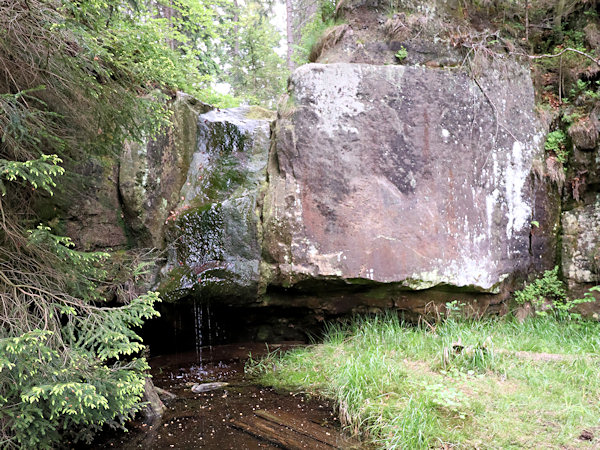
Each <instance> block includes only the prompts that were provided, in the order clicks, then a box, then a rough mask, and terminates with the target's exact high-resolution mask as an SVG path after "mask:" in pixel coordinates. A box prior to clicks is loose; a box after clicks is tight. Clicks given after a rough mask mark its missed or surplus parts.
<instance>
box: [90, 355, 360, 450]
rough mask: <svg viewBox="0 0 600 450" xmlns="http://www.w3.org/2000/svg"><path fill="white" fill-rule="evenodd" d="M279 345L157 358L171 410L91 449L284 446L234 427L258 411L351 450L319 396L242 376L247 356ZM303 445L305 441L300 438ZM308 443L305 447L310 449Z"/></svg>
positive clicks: (154, 363) (158, 380) (156, 373)
mask: <svg viewBox="0 0 600 450" xmlns="http://www.w3.org/2000/svg"><path fill="white" fill-rule="evenodd" d="M292 345H295V344H294V343H286V344H281V345H276V346H273V345H270V346H269V347H267V346H266V345H264V344H255V343H250V344H233V345H220V346H215V347H203V348H202V349H200V350H199V351H192V352H189V353H180V354H174V355H167V356H158V357H154V358H151V359H150V365H151V367H152V369H151V373H152V376H153V381H154V384H155V385H156V386H158V387H159V388H162V389H165V390H167V391H169V392H171V393H172V394H174V395H175V396H176V397H175V398H174V399H172V400H166V401H165V405H166V406H167V411H166V412H165V414H164V416H163V418H162V420H161V421H160V422H156V423H154V424H145V423H143V422H141V421H134V422H132V423H131V424H130V425H129V427H128V428H129V432H128V433H121V432H118V433H117V432H111V433H109V434H106V435H103V436H101V437H100V438H99V439H97V440H96V441H95V442H94V443H93V444H92V446H90V447H89V448H118V449H137V448H148V449H163V448H164V449H169V448H177V449H194V448H206V449H264V448H281V445H280V446H277V445H275V444H273V443H272V442H269V440H268V439H267V440H265V439H261V438H258V437H255V436H252V435H251V434H249V433H247V432H244V431H241V430H239V429H238V428H236V427H235V426H234V425H233V422H234V421H236V420H240V419H241V420H247V419H252V418H254V417H255V414H254V413H255V411H258V410H261V411H267V412H270V413H278V412H280V413H282V414H287V415H288V416H290V415H293V416H294V418H295V419H298V420H300V421H303V422H304V423H308V422H310V423H311V424H318V425H320V426H322V427H323V429H324V431H325V432H326V433H327V434H328V435H331V436H333V438H334V439H335V440H336V442H339V445H338V446H339V447H340V448H347V447H348V446H347V445H346V444H347V442H348V441H346V440H345V438H344V436H343V434H342V433H341V432H340V427H339V423H338V419H337V417H336V414H335V412H334V410H333V405H332V404H331V403H330V402H328V401H325V400H323V399H319V398H308V397H306V396H305V395H303V394H298V393H293V392H276V391H275V390H273V389H270V388H266V387H262V386H258V385H256V384H255V383H254V382H253V381H252V380H251V379H249V378H248V377H247V376H245V375H244V364H245V362H246V360H247V359H248V355H249V354H252V356H253V357H257V356H260V355H264V354H265V353H267V352H268V351H272V350H274V349H276V348H289V347H290V346H292ZM215 381H220V382H227V383H229V385H227V386H225V387H224V388H221V389H217V390H214V391H211V392H204V393H200V394H196V393H193V392H192V390H191V388H192V386H193V385H194V384H196V383H208V382H215ZM300 442H303V441H302V439H300ZM308 442H310V440H306V443H305V444H302V448H311V444H309V443H308Z"/></svg>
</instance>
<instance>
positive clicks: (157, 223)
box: [119, 94, 210, 248]
mask: <svg viewBox="0 0 600 450" xmlns="http://www.w3.org/2000/svg"><path fill="white" fill-rule="evenodd" d="M209 109H210V107H208V106H207V105H204V104H202V103H200V102H198V101H196V100H195V99H193V98H192V97H190V96H187V95H184V94H179V95H178V97H177V99H176V100H175V102H174V103H173V105H172V110H173V116H172V119H171V120H172V126H171V127H170V128H169V129H168V130H167V131H166V132H165V133H164V134H162V135H160V136H158V137H157V138H156V139H155V140H150V141H148V142H146V143H142V144H140V143H136V142H129V143H126V144H125V146H124V149H123V153H122V155H121V163H120V167H119V189H120V193H121V197H122V201H123V208H124V211H125V214H126V217H127V224H128V226H129V228H130V229H131V231H132V232H133V234H134V236H135V238H136V241H137V244H138V245H140V246H146V247H156V248H163V247H164V236H163V228H164V223H165V220H166V219H167V217H168V216H169V214H170V212H171V211H172V210H174V209H175V207H176V206H177V204H178V203H179V201H180V199H179V191H180V190H181V187H182V185H183V183H184V181H185V179H186V176H187V172H188V169H189V167H190V163H191V160H192V154H193V153H194V151H195V149H196V141H197V124H196V121H197V117H198V115H199V114H201V113H203V112H206V111H208V110H209Z"/></svg>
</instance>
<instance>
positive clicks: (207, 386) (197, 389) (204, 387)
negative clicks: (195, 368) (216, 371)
mask: <svg viewBox="0 0 600 450" xmlns="http://www.w3.org/2000/svg"><path fill="white" fill-rule="evenodd" d="M225 386H229V383H225V382H221V381H217V382H215V383H202V384H194V385H193V386H192V392H193V393H195V394H201V393H202V392H208V391H214V390H216V389H221V388H224V387H225Z"/></svg>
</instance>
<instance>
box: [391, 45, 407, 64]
mask: <svg viewBox="0 0 600 450" xmlns="http://www.w3.org/2000/svg"><path fill="white" fill-rule="evenodd" d="M394 56H395V57H396V59H397V60H398V61H400V62H402V61H404V60H405V59H406V57H407V56H408V51H407V50H406V49H405V48H404V46H402V47H400V50H398V51H397V52H396V54H395V55H394Z"/></svg>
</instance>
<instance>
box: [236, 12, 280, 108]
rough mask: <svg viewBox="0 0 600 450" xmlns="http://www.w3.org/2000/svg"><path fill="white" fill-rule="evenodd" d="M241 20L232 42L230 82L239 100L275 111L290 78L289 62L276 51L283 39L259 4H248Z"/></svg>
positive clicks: (240, 13) (237, 23) (241, 14)
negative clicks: (287, 64) (286, 63)
mask: <svg viewBox="0 0 600 450" xmlns="http://www.w3.org/2000/svg"><path fill="white" fill-rule="evenodd" d="M237 16H238V17H239V18H238V21H237V22H234V25H235V27H236V29H235V35H234V36H232V41H231V42H229V47H230V52H231V61H230V64H231V68H230V69H229V71H228V77H227V81H229V82H230V83H231V86H232V88H233V92H234V93H235V96H236V97H238V98H242V99H244V100H245V101H246V102H247V103H249V104H251V105H262V106H265V107H267V108H272V107H274V106H275V105H276V103H277V99H278V98H279V96H280V95H281V94H282V93H283V92H284V90H285V86H286V82H287V77H288V70H287V67H286V65H285V61H284V59H283V58H282V57H281V56H279V55H278V54H277V52H276V51H275V49H276V48H277V47H278V46H279V43H280V40H281V35H280V34H279V32H278V31H277V29H276V28H275V27H274V26H273V25H272V24H271V22H269V20H268V14H267V12H266V11H264V9H263V8H262V6H261V4H260V3H259V2H252V1H251V2H248V3H247V4H245V5H244V6H243V7H242V8H240V9H239V10H238V11H237Z"/></svg>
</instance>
